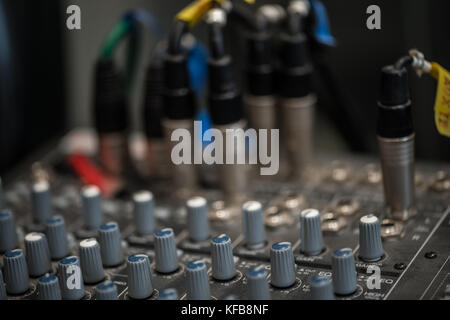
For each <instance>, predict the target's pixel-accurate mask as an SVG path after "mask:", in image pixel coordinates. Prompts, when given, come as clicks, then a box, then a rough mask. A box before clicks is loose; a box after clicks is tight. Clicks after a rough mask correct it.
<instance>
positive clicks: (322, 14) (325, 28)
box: [309, 0, 336, 47]
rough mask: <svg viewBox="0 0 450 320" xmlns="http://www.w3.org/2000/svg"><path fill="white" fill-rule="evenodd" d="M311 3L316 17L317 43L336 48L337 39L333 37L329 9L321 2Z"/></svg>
mask: <svg viewBox="0 0 450 320" xmlns="http://www.w3.org/2000/svg"><path fill="white" fill-rule="evenodd" d="M309 3H310V4H311V8H312V9H313V12H314V15H315V27H314V37H315V38H316V41H318V42H320V43H322V44H324V45H327V46H331V47H332V46H335V45H336V39H335V38H334V37H333V36H332V35H331V30H330V22H329V20H328V13H327V9H326V8H325V6H324V5H323V3H322V2H321V1H319V0H309Z"/></svg>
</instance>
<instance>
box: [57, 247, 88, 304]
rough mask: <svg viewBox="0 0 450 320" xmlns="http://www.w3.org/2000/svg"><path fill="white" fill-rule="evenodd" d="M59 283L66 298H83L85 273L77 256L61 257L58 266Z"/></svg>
mask: <svg viewBox="0 0 450 320" xmlns="http://www.w3.org/2000/svg"><path fill="white" fill-rule="evenodd" d="M58 277H59V285H60V287H61V296H62V298H63V299H64V300H81V299H83V297H84V283H83V274H82V272H81V268H80V260H79V259H78V257H76V256H69V257H65V258H63V259H61V260H60V261H59V266H58Z"/></svg>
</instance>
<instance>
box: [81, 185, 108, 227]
mask: <svg viewBox="0 0 450 320" xmlns="http://www.w3.org/2000/svg"><path fill="white" fill-rule="evenodd" d="M81 205H82V213H83V222H84V227H85V228H86V229H88V230H96V229H98V228H99V227H100V225H101V224H102V223H103V212H102V198H101V194H100V189H99V188H98V187H96V186H94V185H89V186H85V187H84V188H83V189H82V190H81Z"/></svg>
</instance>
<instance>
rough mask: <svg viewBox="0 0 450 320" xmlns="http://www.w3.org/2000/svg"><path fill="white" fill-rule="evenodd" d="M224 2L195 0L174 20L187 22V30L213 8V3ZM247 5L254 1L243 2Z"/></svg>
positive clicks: (221, 1)
mask: <svg viewBox="0 0 450 320" xmlns="http://www.w3.org/2000/svg"><path fill="white" fill-rule="evenodd" d="M225 1H226V0H196V1H194V2H192V3H191V4H189V5H188V6H187V7H185V8H184V9H183V10H181V11H180V12H179V13H178V14H177V15H176V19H178V20H181V21H185V22H187V24H188V26H189V28H191V27H193V26H194V25H196V24H197V23H198V22H199V21H200V20H201V19H202V18H203V16H204V15H205V13H206V12H208V10H209V9H211V7H212V6H213V4H214V2H216V3H224V2H225ZM244 1H246V2H248V3H254V2H255V0H244Z"/></svg>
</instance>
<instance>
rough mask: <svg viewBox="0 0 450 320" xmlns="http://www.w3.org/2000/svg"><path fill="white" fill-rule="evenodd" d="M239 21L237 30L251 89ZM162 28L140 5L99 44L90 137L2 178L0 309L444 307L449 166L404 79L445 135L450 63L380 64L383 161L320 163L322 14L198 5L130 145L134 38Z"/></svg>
mask: <svg viewBox="0 0 450 320" xmlns="http://www.w3.org/2000/svg"><path fill="white" fill-rule="evenodd" d="M246 1H247V2H253V1H250V0H246ZM375 7H376V6H375ZM230 19H233V20H235V21H236V22H237V23H235V25H236V26H239V28H241V27H242V29H243V30H245V32H242V34H243V40H245V44H246V52H245V54H244V55H242V56H243V57H244V61H242V62H243V64H244V66H245V67H244V68H243V69H244V75H245V79H246V81H245V85H244V86H241V85H240V83H239V81H237V78H238V76H237V75H236V74H235V73H236V72H235V71H236V69H237V68H235V67H234V65H233V57H232V55H231V53H229V52H228V49H229V48H228V47H227V46H226V41H225V36H226V34H227V32H226V30H227V29H226V26H227V21H228V20H230ZM155 21H156V20H155V18H154V17H153V16H152V15H151V14H150V13H148V12H146V11H145V10H143V9H132V10H129V11H127V12H126V13H125V14H123V15H122V16H121V18H120V20H119V22H118V24H117V25H116V26H115V27H114V28H112V29H111V31H110V33H109V34H108V36H107V37H106V39H105V42H104V44H103V47H102V50H101V54H100V56H99V58H98V59H97V60H96V64H95V67H94V81H93V83H94V85H93V98H94V99H93V105H92V115H93V118H94V119H93V123H94V132H93V135H90V134H87V135H86V132H84V131H78V130H75V131H74V132H71V133H69V134H68V135H67V136H66V137H64V139H62V141H60V142H58V143H55V144H54V145H52V146H50V147H49V148H47V149H43V150H42V151H41V152H39V153H38V154H35V155H34V156H32V157H31V158H30V160H29V161H25V162H24V163H23V164H22V165H21V166H17V167H16V168H15V169H14V170H13V171H9V172H7V174H6V175H5V176H3V177H2V178H3V180H0V265H1V269H0V300H6V299H8V300H61V299H63V300H211V299H213V300H231V299H238V300H270V299H272V300H311V299H312V300H335V299H336V300H397V299H411V300H422V299H425V300H449V299H450V165H449V164H444V163H421V162H419V163H416V162H415V155H414V144H415V137H416V133H415V130H414V125H413V121H412V119H413V116H412V114H413V112H412V109H413V107H412V105H413V100H412V99H411V95H410V92H409V84H408V70H409V69H414V70H415V71H416V72H418V73H419V74H422V73H427V74H431V75H432V76H433V77H435V78H439V79H438V94H437V99H436V101H437V102H436V107H435V110H436V124H437V128H438V130H439V132H441V134H444V135H445V134H446V135H448V136H450V133H449V132H448V127H449V123H448V119H449V115H450V109H449V108H448V103H449V99H450V85H449V83H450V82H449V79H450V74H449V73H448V72H447V71H445V69H444V68H443V67H441V66H440V65H438V64H437V63H435V62H431V61H428V60H426V59H425V57H424V55H423V54H422V53H421V52H419V51H417V50H411V51H410V52H409V55H407V56H404V57H402V58H400V59H399V60H397V62H396V63H395V64H392V65H388V66H385V67H383V68H382V69H381V85H380V91H379V99H378V103H375V101H373V108H374V109H375V108H376V109H377V111H378V121H377V130H376V131H377V137H376V139H377V141H378V147H379V156H378V157H373V158H370V157H366V156H357V155H351V154H341V155H337V154H334V155H331V154H326V153H318V154H316V153H315V150H314V149H317V148H316V147H317V141H316V138H315V137H314V131H315V130H314V114H315V112H316V111H315V110H316V109H318V108H316V104H317V101H320V100H319V99H320V97H319V94H318V93H317V92H316V91H320V90H316V88H315V85H314V81H313V76H314V74H315V73H316V72H318V73H322V76H323V78H325V80H326V81H331V80H330V78H333V77H330V76H329V72H327V71H326V70H327V63H328V62H327V61H326V60H328V58H327V57H326V52H327V47H329V46H333V45H334V44H335V40H334V38H333V36H332V35H331V34H330V32H329V26H328V18H327V16H326V10H325V8H324V7H323V5H321V3H320V1H317V0H315V1H312V0H308V1H306V0H292V1H289V4H288V5H287V6H286V7H282V6H280V5H276V4H273V5H271V4H267V5H263V6H261V7H259V8H258V9H256V10H254V9H251V8H249V7H248V6H243V4H242V1H228V0H195V1H194V2H192V3H191V4H189V5H188V6H187V7H186V8H184V9H183V10H182V11H180V12H179V13H178V14H177V15H176V16H175V19H174V20H173V23H172V27H171V30H170V32H169V33H168V34H167V35H165V36H164V38H163V39H160V41H159V42H158V45H157V48H156V49H155V50H154V52H152V57H151V59H150V63H149V66H148V68H147V70H146V81H145V84H144V86H143V87H144V92H143V96H144V99H143V100H144V101H143V105H142V108H141V112H142V114H141V115H142V120H143V123H142V124H143V129H144V130H143V131H144V135H142V136H140V135H139V134H137V135H136V137H138V139H130V134H129V133H130V132H135V128H131V126H130V125H129V123H128V111H129V109H130V108H129V107H130V105H129V104H130V103H131V102H130V101H131V99H130V98H131V92H132V91H133V90H132V89H131V86H132V84H133V81H132V79H131V78H133V73H134V67H135V65H134V62H135V61H134V59H135V58H136V56H137V55H136V54H135V52H134V51H135V50H137V48H138V47H140V46H138V45H137V43H136V41H138V40H143V39H140V37H139V34H140V33H139V32H138V28H137V25H138V24H143V25H145V26H146V27H147V28H149V29H150V30H151V32H152V34H153V35H157V36H158V37H161V34H160V33H161V32H160V30H159V32H156V31H155V29H157V28H156V27H155V23H156V22H155ZM200 21H201V22H202V23H203V26H205V27H206V28H207V30H208V40H209V41H208V42H209V43H208V44H209V52H208V54H207V53H206V52H205V51H206V50H205V49H204V48H203V46H202V45H200V42H199V41H197V39H196V38H195V37H194V36H193V35H192V34H191V29H192V28H193V27H194V25H196V24H197V23H199V22H200ZM89 32H90V31H89ZM125 37H129V38H130V41H129V42H128V45H129V50H128V54H129V57H128V58H129V61H128V62H129V63H128V62H127V63H126V65H127V66H126V68H125V69H126V72H122V70H120V68H119V65H120V64H117V65H116V63H115V62H116V61H115V59H114V57H113V53H114V51H115V48H116V47H117V46H118V44H119V42H120V41H121V39H123V38H125ZM348 52H351V51H350V50H349V51H348ZM347 58H348V57H347V56H346V59H347ZM348 60H350V59H348ZM315 68H317V70H315ZM352 69H354V66H352V68H350V69H349V70H350V71H351V70H352ZM125 75H126V76H125ZM371 76H376V77H378V76H379V73H376V74H372V75H371ZM332 82H333V81H331V82H329V83H328V84H329V86H328V87H329V89H331V90H329V91H331V96H332V99H334V100H336V101H337V104H336V107H333V108H334V109H335V111H334V112H336V113H340V112H343V115H342V117H341V116H340V117H339V119H340V122H342V125H344V126H346V125H347V123H348V124H349V125H350V124H351V121H350V120H352V121H354V119H357V118H356V117H355V118H352V117H348V114H347V115H345V114H344V113H345V112H344V110H343V109H344V107H343V106H345V105H346V104H347V103H346V102H343V101H344V100H342V97H343V96H345V94H343V93H337V92H336V91H339V90H335V89H333V88H337V87H339V86H337V87H336V83H334V84H333V83H332ZM206 83H208V88H207V90H203V87H206ZM369 89H370V90H371V88H369ZM203 91H204V92H203ZM241 91H242V92H243V93H241ZM203 96H205V99H202V97H203ZM318 98H319V99H318ZM197 100H198V101H197ZM200 100H201V102H202V103H200ZM203 100H204V101H203ZM422 104H423V102H422ZM199 105H206V106H207V107H208V108H207V110H206V108H205V109H202V110H197V107H198V106H199ZM422 108H425V107H422ZM350 113H352V112H350ZM346 118H348V119H346ZM351 118H352V119H351ZM199 120H200V121H199ZM347 120H348V121H347ZM202 125H205V127H208V128H205V131H203V130H202V129H201V127H202ZM24 127H26V126H24ZM360 131H361V130H360ZM349 132H350V131H349ZM355 132H358V131H355ZM27 134H28V133H27ZM417 135H418V136H420V137H421V138H422V137H423V136H422V135H423V132H421V131H420V130H418V132H417ZM208 136H209V139H208ZM424 137H425V138H427V136H426V135H424ZM269 138H270V140H269ZM350 138H353V137H350ZM373 138H375V137H373ZM350 140H351V139H350ZM331 143H332V142H331ZM316 151H318V150H316ZM235 156H236V157H235ZM247 158H248V159H249V160H248V163H247V162H246V160H247ZM258 162H259V163H258ZM242 306H243V305H242ZM254 306H256V307H257V306H258V305H254ZM263 306H267V305H260V307H263ZM189 307H190V304H189Z"/></svg>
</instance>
